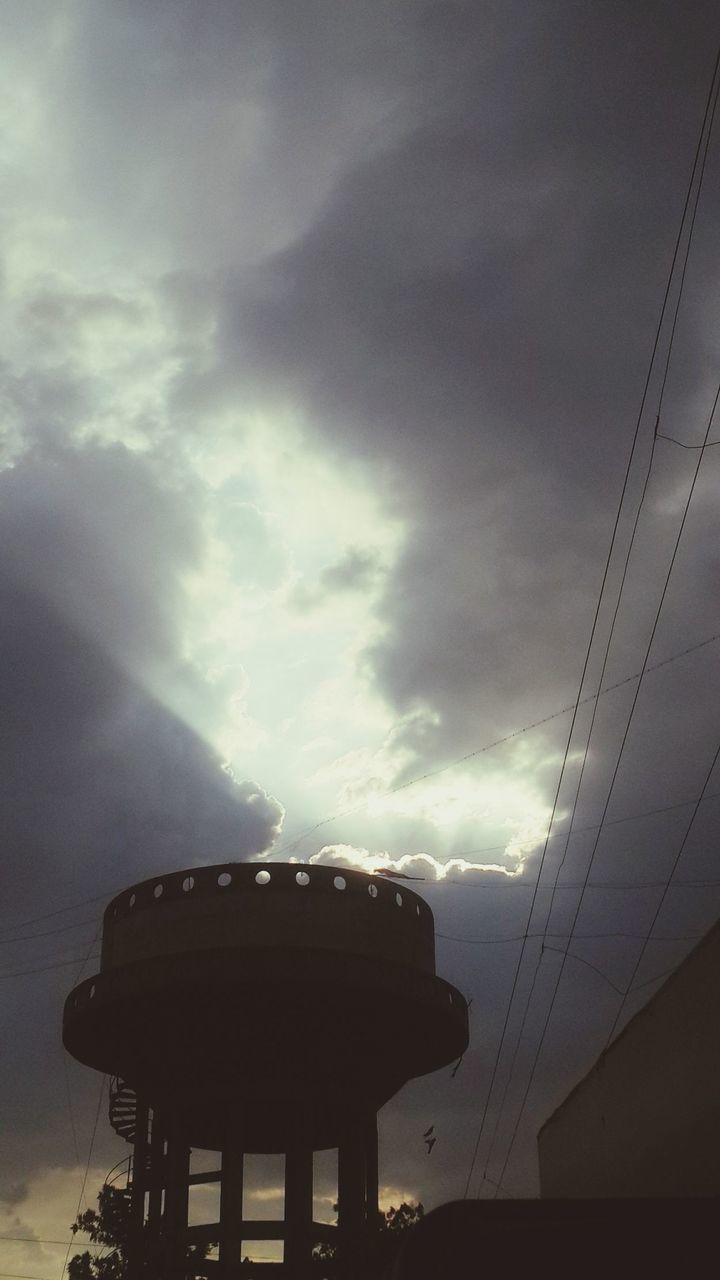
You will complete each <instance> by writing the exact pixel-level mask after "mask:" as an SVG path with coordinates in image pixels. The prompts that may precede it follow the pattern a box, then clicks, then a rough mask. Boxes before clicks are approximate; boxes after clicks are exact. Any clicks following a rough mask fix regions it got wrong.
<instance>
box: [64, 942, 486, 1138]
mask: <svg viewBox="0 0 720 1280" xmlns="http://www.w3.org/2000/svg"><path fill="white" fill-rule="evenodd" d="M467 1038H468V1028H467V1007H466V1004H465V1001H464V999H463V997H462V996H461V995H460V993H459V992H458V991H456V990H455V988H453V987H451V986H450V984H449V983H447V982H444V981H443V980H442V979H440V978H437V977H435V976H433V975H431V974H428V973H423V972H421V971H419V970H417V969H415V968H410V967H408V966H405V965H401V964H389V963H388V961H387V960H379V959H377V958H374V957H371V956H362V955H351V954H347V953H328V951H327V950H323V951H313V950H309V949H303V950H299V949H295V948H290V947H288V948H282V947H277V946H273V947H268V948H257V947H255V948H247V949H243V948H238V947H234V948H231V949H230V948H221V949H217V950H204V951H202V952H187V953H180V954H175V955H170V956H167V955H165V956H155V957H152V958H150V959H145V960H142V961H137V962H135V963H132V964H128V965H124V966H122V967H118V968H114V969H110V970H108V971H107V972H103V973H101V974H99V975H97V976H96V977H94V978H90V979H87V980H86V981H85V982H83V983H82V984H80V986H78V987H76V988H75V990H74V991H73V992H71V994H70V996H69V997H68V1000H67V1002H66V1006H65V1014H64V1022H63V1040H64V1043H65V1046H66V1048H67V1049H68V1051H69V1052H70V1053H71V1054H72V1055H73V1056H74V1057H75V1058H77V1059H79V1060H80V1061H81V1062H84V1063H85V1064H86V1065H88V1066H90V1067H94V1068H96V1069H97V1070H100V1071H104V1072H107V1073H108V1074H111V1075H117V1076H121V1077H122V1078H123V1079H124V1080H126V1081H127V1082H128V1083H129V1084H130V1085H132V1087H133V1088H135V1089H136V1090H137V1091H138V1093H140V1094H142V1095H143V1096H144V1097H145V1098H146V1099H147V1101H148V1102H149V1104H150V1105H151V1106H154V1107H155V1106H156V1107H158V1108H159V1109H160V1110H161V1111H162V1114H163V1117H164V1121H165V1123H166V1126H167V1127H168V1129H169V1130H170V1131H172V1130H176V1131H178V1132H180V1131H182V1133H183V1134H184V1135H186V1137H187V1141H188V1142H189V1143H190V1144H191V1145H192V1146H198V1147H208V1148H222V1147H224V1146H226V1144H227V1142H228V1140H229V1139H232V1140H237V1141H238V1142H239V1143H240V1144H241V1146H242V1148H243V1149H244V1150H245V1151H257V1152H273V1151H284V1150H285V1149H286V1148H287V1146H288V1142H289V1141H290V1140H292V1138H293V1136H294V1135H295V1134H296V1133H297V1122H298V1114H299V1113H300V1112H301V1113H302V1114H303V1116H305V1117H306V1120H305V1124H306V1125H307V1126H308V1131H307V1138H308V1141H309V1143H310V1145H311V1146H312V1148H313V1149H315V1150H320V1149H322V1148H326V1147H337V1146H338V1145H339V1144H340V1141H341V1139H342V1135H343V1132H344V1129H345V1126H346V1124H347V1122H348V1117H351V1116H352V1114H353V1111H354V1109H355V1108H356V1107H357V1104H358V1103H359V1102H360V1101H362V1102H363V1103H367V1104H371V1105H372V1107H373V1108H379V1107H381V1106H382V1105H383V1103H385V1102H386V1101H387V1100H388V1099H389V1098H390V1097H392V1096H393V1094H394V1093H396V1092H397V1090H398V1089H399V1088H400V1087H401V1086H402V1085H403V1084H404V1083H405V1082H406V1081H407V1080H409V1079H411V1078H413V1077H415V1076H419V1075H424V1074H426V1073H427V1072H430V1071H434V1070H437V1069H438V1068H439V1067H442V1066H444V1065H445V1064H447V1063H448V1062H451V1061H454V1060H455V1059H456V1058H458V1057H459V1056H460V1055H461V1054H462V1053H463V1052H464V1050H465V1048H466V1046H467Z"/></svg>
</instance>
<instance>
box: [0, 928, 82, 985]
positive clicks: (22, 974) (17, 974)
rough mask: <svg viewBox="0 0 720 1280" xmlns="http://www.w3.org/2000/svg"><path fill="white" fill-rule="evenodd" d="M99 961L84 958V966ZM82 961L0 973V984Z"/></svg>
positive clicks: (62, 962) (74, 960)
mask: <svg viewBox="0 0 720 1280" xmlns="http://www.w3.org/2000/svg"><path fill="white" fill-rule="evenodd" d="M93 941H94V939H93ZM99 959H100V956H99V955H95V956H85V957H84V961H85V963H86V964H87V961H88V960H99ZM82 960H83V957H82V956H75V957H74V958H73V959H72V960H57V961H56V962H55V963H54V964H46V965H44V966H43V967H42V968H41V969H17V970H16V971H15V973H0V982H2V981H6V980H7V979H8V978H29V977H30V976H31V975H32V974H34V973H49V972H50V970H51V969H66V968H67V967H68V965H71V964H78V962H79V961H82ZM76 985H77V984H76Z"/></svg>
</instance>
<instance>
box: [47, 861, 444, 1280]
mask: <svg viewBox="0 0 720 1280" xmlns="http://www.w3.org/2000/svg"><path fill="white" fill-rule="evenodd" d="M467 1037H468V1032H467V1006H466V1003H465V1000H464V999H463V997H462V995H461V994H460V992H459V991H457V990H456V989H455V988H454V987H452V986H451V985H450V984H449V983H447V982H445V981H443V979H441V978H439V977H437V976H436V973H435V946H434V926H433V917H432V912H431V911H430V909H429V907H428V906H427V904H426V903H425V902H424V901H423V899H422V898H420V897H419V896H418V895H417V894H416V893H414V892H413V891H412V890H410V889H408V888H406V886H405V884H404V883H402V884H398V883H395V882H393V881H391V880H388V879H386V878H384V877H379V876H370V875H366V874H364V873H362V872H359V871H348V870H342V871H340V870H338V869H336V868H333V867H325V866H316V865H311V866H307V867H304V866H299V865H297V864H282V863H268V864H264V863H229V864H223V865H217V866H203V867H194V868H192V869H189V870H185V871H179V872H176V873H174V874H170V875H164V876H158V877H157V878H154V879H151V880H146V881H144V882H142V883H140V884H136V885H133V886H131V887H129V888H128V889H127V890H125V891H124V892H123V893H121V894H119V895H118V896H117V897H116V898H114V899H113V901H112V902H111V903H110V904H109V905H108V907H107V910H106V911H105V916H104V924H103V942H102V959H101V967H100V972H99V973H98V974H96V975H95V976H94V977H91V978H88V979H86V980H85V981H84V982H82V983H80V984H79V985H78V986H77V987H76V988H75V990H74V991H72V992H71V994H70V995H69V997H68V999H67V1002H66V1006H65V1013H64V1023H63V1039H64V1042H65V1045H66V1047H67V1049H68V1050H69V1052H70V1053H72V1054H73V1056H74V1057H75V1058H77V1059H79V1061H81V1062H83V1063H85V1064H87V1065H88V1066H90V1067H93V1068H95V1069H96V1070H98V1071H103V1072H106V1073H107V1074H108V1075H110V1076H112V1077H120V1078H121V1079H122V1080H123V1081H124V1082H126V1087H129V1088H130V1089H131V1090H133V1091H134V1092H135V1094H136V1096H137V1098H138V1099H140V1100H141V1103H142V1106H144V1107H145V1109H146V1111H148V1112H149V1113H154V1114H156V1115H157V1116H161V1117H162V1125H163V1131H164V1132H165V1133H166V1134H167V1135H169V1139H168V1140H170V1141H171V1142H172V1143H174V1144H175V1147H178V1144H179V1147H180V1148H182V1150H183V1151H187V1150H189V1148H191V1147H196V1146H197V1147H203V1148H210V1149H217V1150H218V1151H220V1152H222V1153H223V1157H222V1162H223V1168H224V1169H229V1168H230V1167H232V1168H233V1169H235V1170H236V1171H237V1169H238V1161H240V1164H241V1163H242V1154H243V1153H249V1152H254V1153H255V1152H257V1153H261V1152H265V1153H271V1152H283V1153H285V1154H286V1160H289V1161H290V1165H289V1166H288V1167H290V1166H292V1165H293V1160H296V1163H297V1159H299V1160H300V1163H301V1164H302V1166H303V1168H304V1169H305V1170H306V1174H305V1177H304V1182H303V1178H302V1177H300V1175H299V1174H298V1175H297V1176H296V1177H295V1183H294V1185H295V1190H296V1192H297V1190H298V1188H299V1187H300V1189H301V1191H302V1194H301V1195H300V1200H302V1203H303V1205H304V1206H305V1207H304V1209H303V1211H302V1213H301V1212H300V1210H299V1208H298V1203H299V1201H298V1196H297V1195H295V1197H294V1200H295V1210H294V1211H293V1203H292V1202H293V1196H292V1195H291V1196H290V1201H291V1203H290V1204H289V1205H288V1206H287V1212H286V1219H287V1222H286V1224H285V1235H284V1236H283V1239H284V1240H285V1264H284V1265H285V1269H286V1272H287V1274H297V1275H301V1274H303V1275H304V1274H305V1271H303V1270H302V1266H304V1265H305V1264H306V1262H307V1259H308V1258H309V1256H310V1250H311V1246H312V1238H313V1228H312V1222H311V1220H310V1222H308V1218H307V1203H308V1188H307V1185H306V1184H307V1177H308V1176H309V1177H310V1182H311V1181H312V1172H311V1169H312V1152H313V1151H317V1150H320V1149H323V1148H330V1147H332V1148H338V1150H339V1153H340V1166H341V1171H340V1226H341V1228H342V1226H343V1203H342V1201H343V1195H342V1192H343V1187H345V1196H346V1205H345V1208H346V1213H345V1220H346V1224H351V1225H352V1226H353V1231H354V1236H355V1239H356V1242H357V1235H358V1231H360V1230H361V1227H362V1229H363V1230H365V1231H366V1233H367V1232H368V1231H371V1230H372V1229H373V1227H374V1224H375V1221H376V1217H377V1214H376V1204H373V1199H374V1200H375V1202H376V1196H377V1171H376V1158H377V1157H376V1148H375V1151H373V1143H374V1142H375V1143H376V1138H375V1139H373V1137H372V1134H373V1133H376V1129H375V1116H376V1113H377V1111H378V1110H379V1108H380V1107H381V1106H382V1105H383V1103H385V1102H386V1101H387V1100H388V1099H389V1098H391V1097H392V1096H393V1095H394V1094H395V1093H396V1092H397V1090H398V1089H400V1088H401V1086H402V1085H403V1084H404V1083H405V1082H406V1081H407V1080H409V1079H411V1078H412V1077H414V1076H420V1075H424V1074H426V1073H427V1072H431V1071H434V1070H436V1069H437V1068H438V1067H441V1066H443V1065H445V1064H447V1063H449V1062H451V1061H453V1060H455V1059H457V1058H458V1057H459V1056H460V1055H461V1054H462V1053H463V1051H464V1049H465V1047H466V1045H467ZM132 1137H133V1140H135V1141H136V1140H137V1135H136V1134H135V1133H133V1135H132ZM145 1138H146V1139H147V1134H146V1135H145ZM144 1140H145V1139H144ZM167 1150H168V1148H167V1143H166V1147H165V1151H166V1154H167ZM303 1152H304V1153H305V1154H304V1155H301V1154H299V1153H303ZM308 1153H309V1155H310V1166H309V1168H310V1173H309V1175H308V1174H307V1169H308V1161H307V1155H308ZM343 1153H345V1154H344V1155H343ZM296 1158H297V1159H296ZM303 1162H304V1163H303ZM145 1163H146V1162H145V1159H144V1158H143V1167H144V1166H145ZM176 1163H177V1162H176ZM166 1164H167V1161H166ZM182 1164H183V1161H182V1160H180V1165H182ZM373 1166H375V1172H374V1173H373ZM343 1169H344V1174H343ZM228 1176H229V1175H228ZM233 1177H235V1179H236V1180H237V1172H236V1174H234V1175H233ZM178 1179H179V1180H180V1181H182V1178H181V1177H180V1175H179V1174H178V1175H177V1176H176V1178H175V1182H176V1183H178ZM301 1184H302V1186H301ZM352 1188H354V1192H352V1190H351V1189H352ZM288 1190H289V1187H286V1200H287V1193H288ZM298 1194H299V1192H298ZM311 1198H312V1188H311V1187H310V1199H311ZM170 1199H172V1196H170ZM225 1201H226V1203H227V1204H228V1205H229V1197H228V1196H227V1195H226V1196H225ZM361 1202H362V1203H361ZM138 1213H139V1211H138ZM227 1213H228V1214H231V1213H232V1210H231V1209H230V1208H229V1207H228V1208H227ZM236 1216H237V1213H236ZM179 1218H180V1219H181V1218H182V1212H179ZM175 1219H178V1211H177V1210H176V1211H175ZM301 1220H302V1223H303V1226H302V1230H300V1236H299V1237H298V1235H297V1232H298V1230H299V1227H298V1224H299V1223H300V1221H301ZM145 1225H146V1226H147V1224H145ZM243 1229H244V1228H243ZM224 1232H225V1237H226V1239H229V1238H230V1236H232V1237H233V1239H234V1240H235V1243H236V1244H237V1242H238V1240H239V1239H240V1237H239V1236H238V1228H237V1224H235V1227H234V1228H233V1229H232V1231H231V1230H230V1227H229V1226H228V1224H225V1225H224ZM228 1232H229V1233H230V1235H228ZM188 1238H189V1237H188ZM348 1238H349V1237H348ZM298 1239H299V1240H300V1243H299V1244H298ZM175 1243H176V1250H175V1252H176V1255H177V1256H178V1257H179V1256H180V1253H181V1252H182V1249H181V1248H180V1246H179V1245H178V1244H177V1241H176V1242H175ZM185 1243H187V1240H186V1241H185ZM178 1251H179V1252H178ZM221 1252H222V1250H221ZM225 1252H226V1259H227V1258H228V1257H229V1256H230V1250H229V1249H228V1248H226V1251H225ZM293 1257H295V1258H297V1264H296V1267H295V1270H294V1271H293V1269H292V1267H293V1264H292V1259H293ZM288 1259H289V1260H290V1262H288ZM228 1265H229V1264H228ZM288 1268H289V1269H288ZM178 1274H180V1272H178ZM227 1274H231V1272H230V1271H228V1272H227Z"/></svg>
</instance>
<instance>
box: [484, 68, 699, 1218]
mask: <svg viewBox="0 0 720 1280" xmlns="http://www.w3.org/2000/svg"><path fill="white" fill-rule="evenodd" d="M718 67H720V50H718V53H717V55H716V59H715V64H714V67H713V73H712V78H711V81H710V89H709V92H708V97H707V101H706V105H705V112H704V115H703V120H702V125H701V129H700V135H699V138H698V143H697V146H696V149H695V156H694V159H693V165H692V170H691V174H690V180H689V183H688V187H687V192H686V196H685V202H684V205H683V210H682V215H681V218H680V226H679V229H678V233H677V237H676V240H675V246H674V250H673V255H672V259H671V264H670V270H669V272H668V277H667V283H666V287H665V292H664V296H663V301H662V305H661V308H660V317H659V320H658V324H657V327H656V331H655V338H654V342H653V347H652V352H651V356H650V361H649V365H648V371H647V375H646V378H645V384H644V387H643V393H642V397H641V401H640V408H639V411H638V415H637V419H636V424H635V431H634V435H633V440H632V446H631V449H630V456H629V458H628V462H627V466H626V470H625V478H624V481H623V486H622V490H621V494H620V501H619V503H618V509H617V513H616V516H615V522H614V526H613V532H612V537H611V541H610V549H609V552H608V556H607V560H606V564H605V570H604V573H603V578H602V583H601V586H600V592H599V596H598V602H597V607H596V610H595V616H594V619H593V625H592V629H591V633H590V640H589V643H588V647H587V651H586V654H585V661H584V664H583V670H582V675H581V678H580V685H579V688H578V695H577V701H576V704H575V710H574V712H573V717H572V722H571V725H570V731H569V734H568V739H567V743H566V747H565V752H564V756H563V761H562V765H561V769H560V776H559V779H558V784H557V788H556V792H555V797H554V801H553V808H552V816H551V819H550V828H552V824H553V820H554V816H555V812H556V809H557V805H558V801H559V796H560V789H561V786H562V782H563V779H564V775H565V769H566V767H567V760H568V756H569V752H570V744H571V741H572V736H573V730H574V727H575V721H576V718H577V711H578V707H579V704H580V699H581V696H582V687H583V683H584V680H585V674H586V671H587V668H588V664H589V660H590V654H591V651H592V648H593V644H594V639H595V632H596V629H597V623H598V618H599V615H600V610H601V606H602V603H603V597H604V594H605V587H606V584H607V579H608V575H609V570H610V565H611V561H612V559H613V553H614V548H615V543H616V539H617V533H618V528H619V524H620V517H621V513H622V509H623V506H624V501H625V495H626V492H627V488H628V484H629V479H630V474H631V470H632V463H633V459H634V456H635V451H636V447H637V443H638V438H639V433H640V427H641V424H642V420H643V416H644V411H645V406H646V402H647V399H648V394H649V390H650V385H651V382H652V378H653V373H654V370H655V362H656V357H657V353H658V350H659V346H660V338H661V335H662V332H663V328H664V322H665V315H666V311H667V307H668V301H669V297H670V293H671V289H672V285H673V282H674V278H675V269H676V266H677V262H678V258H679V254H680V248H681V245H682V243H683V239H684V236H685V230H686V220H687V215H688V210H689V209H690V205H691V201H692V199H693V193H694V192H695V187H696V176H697V175H698V173H699V175H700V177H699V182H698V184H697V193H696V196H695V207H694V209H693V212H692V215H691V219H690V229H689V235H688V245H687V251H689V245H690V241H691V238H692V230H693V227H694V223H695V217H696V213H697V203H698V200H699V192H700V189H701V187H702V178H703V175H704V168H705V161H706V158H707V148H708V145H709V138H710V134H711V131H712V123H713V118H714V114H715V107H716V105H717V88H716V80H717V74H718ZM706 134H707V139H706ZM687 251H686V257H685V263H684V265H683V268H682V273H681V279H680V288H679V292H678V301H677V304H676V308H675V313H674V316H673V321H672V325H671V335H670V337H671V343H672V338H673V336H674V333H675V326H676V322H677V314H678V310H679V299H680V296H681V294H682V285H683V283H684V279H685V272H686V268H687ZM668 368H669V356H668V359H667V361H666V364H665V370H664V375H663V380H662V385H661V396H662V394H663V392H664V388H665V382H666V379H667V371H668ZM710 421H712V416H711V420H710ZM657 429H658V420H657V419H656V422H655V432H654V433H653V440H652V447H651V452H650V459H649V464H648V468H647V472H646V475H645V481H644V484H643V488H642V492H641V496H640V502H639V504H638V508H637V512H636V516H635V522H634V525H633V530H632V534H631V538H630V543H629V546H628V551H627V555H626V559H625V564H624V568H623V574H622V578H621V582H620V588H619V591H618V596H617V601H616V605H615V611H614V614H613V619H612V624H611V628H610V633H609V637H608V648H607V649H606V654H605V661H604V663H603V672H602V675H604V672H605V663H606V661H607V653H608V651H609V645H610V641H611V638H612V633H613V629H614V626H615V620H616V618H617V613H618V609H619V604H620V598H621V596H622V589H623V586H624V583H625V578H626V574H627V568H628V563H629V557H630V552H631V549H632V545H633V541H634V538H635V532H636V529H637V525H638V520H639V516H640V510H641V508H642V505H643V502H644V498H645V493H646V491H647V484H648V479H649V475H650V468H651V466H652V459H653V454H654V447H655V433H656V432H657ZM709 430H710V425H708V432H707V433H706V435H705V441H706V442H707V439H708V435H709ZM702 456H703V454H702V453H701V454H700V455H699V457H700V459H701V458H702ZM683 524H684V520H683ZM673 562H674V555H673ZM664 595H665V593H664V592H663V599H664ZM661 606H662V601H661ZM658 616H659V613H658ZM656 626H657V620H656V624H655V626H654V627H653V630H652V635H651V639H650V644H651V645H652V640H653V639H654V636H655V630H656ZM649 651H650V650H649V647H648V652H647V653H646V656H645V662H644V664H643V672H641V675H640V680H639V683H638V686H637V689H636V691H635V697H634V699H633V709H634V707H635V705H636V703H637V698H638V693H639V689H640V687H641V684H642V675H643V673H644V670H645V667H646V666H647V662H648V657H649ZM602 675H601V678H600V684H601V685H602ZM596 709H597V703H596V707H595V710H596ZM630 718H632V710H631V713H630ZM593 720H594V716H593ZM628 724H629V721H628ZM624 740H625V739H624ZM624 740H623V742H624ZM588 745H589V737H588V742H587V744H586V748H585V756H584V757H583V769H584V765H585V759H586V758H587V748H588ZM621 750H622V748H621ZM581 780H582V771H581V776H580V781H581ZM578 793H579V783H578V791H576V795H575V801H574V804H573V816H574V813H575V807H576V805H577V797H578ZM606 809H607V805H606ZM571 826H572V820H571ZM568 839H569V837H568ZM597 840H599V832H598V836H597V838H596V846H597ZM547 849H548V839H546V841H545V845H544V848H543V852H542V855H541V859H540V869H539V873H538V881H537V885H539V881H540V876H541V875H542V868H543V865H544V862H545V857H546V854H547ZM537 885H536V890H535V893H533V897H532V901H531V905H530V912H529V915H528V927H529V924H530V920H531V918H532V913H533V909H534V906H535V900H536V894H537ZM526 931H527V930H526ZM525 949H526V943H525V942H523V946H522V948H521V951H520V955H519V957H518V962H517V965H516V968H515V973H514V976H513V982H512V988H511V992H510V998H509V1002H508V1008H507V1012H506V1015H505V1021H504V1024H503V1029H502V1032H501V1036H500V1044H499V1046H498V1051H497V1055H496V1057H495V1061H494V1065H493V1070H492V1075H491V1080H490V1086H489V1089H488V1092H487V1095H486V1099H485V1105H484V1108H483V1112H482V1117H481V1121H480V1127H479V1130H478V1135H477V1139H476V1142H475V1147H474V1151H473V1156H472V1160H471V1163H470V1170H469V1173H468V1177H467V1181H466V1185H465V1192H464V1198H467V1196H468V1192H469V1188H470V1182H471V1179H472V1175H473V1171H474V1168H475V1163H476V1161H477V1155H478V1151H479V1147H480V1142H481V1139H482V1134H483V1130H484V1126H485V1121H486V1117H487V1112H488V1107H489V1103H490V1099H491V1097H492V1092H493V1088H494V1084H495V1079H496V1076H497V1071H498V1066H499V1062H500V1058H501V1055H502V1050H503V1047H504V1043H505V1037H506V1033H507V1028H508V1024H509V1021H510V1015H511V1010H512V1007H513V1004H514V998H515V993H516V990H517V985H518V977H519V973H520V969H521V966H522V961H523V958H524V954H525ZM541 960H542V951H541V953H540V956H539V957H538V962H537V965H536V969H535V974H534V977H533V983H532V987H531V993H530V997H529V998H528V1003H526V1006H525V1015H524V1017H523V1025H522V1026H521V1028H520V1032H519V1035H518V1041H517V1043H516V1047H515V1053H514V1055H513V1064H512V1067H511V1070H510V1073H509V1078H511V1076H512V1069H513V1067H514V1065H515V1060H516V1057H517V1052H518V1048H519V1044H520V1040H521V1038H522V1031H523V1026H524V1023H525V1018H526V1016H527V1012H528V1009H529V999H530V998H531V996H532V991H533V990H534V987H535V981H536V978H537V973H538V970H539V967H540V963H541ZM506 1090H507V1086H506ZM498 1119H499V1116H498ZM496 1128H497V1122H496ZM502 1180H503V1175H502V1174H501V1175H500V1178H499V1179H498V1183H499V1184H501V1183H502Z"/></svg>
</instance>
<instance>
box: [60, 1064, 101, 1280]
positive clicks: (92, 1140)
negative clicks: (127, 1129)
mask: <svg viewBox="0 0 720 1280" xmlns="http://www.w3.org/2000/svg"><path fill="white" fill-rule="evenodd" d="M106 1080H107V1076H106V1075H104V1076H103V1078H102V1080H101V1081H100V1093H99V1094H98V1100H97V1107H96V1108H95V1120H94V1122H93V1127H92V1133H91V1135H90V1147H89V1149H88V1158H87V1164H86V1165H85V1173H84V1174H83V1180H82V1186H81V1187H80V1195H79V1196H78V1202H77V1208H76V1210H75V1218H74V1219H73V1225H74V1222H75V1219H77V1217H78V1216H79V1213H80V1207H81V1205H82V1202H83V1197H84V1195H85V1187H86V1184H87V1180H88V1174H89V1173H90V1161H91V1160H92V1153H93V1147H94V1146H95V1135H96V1134H97V1127H98V1121H99V1119H100V1107H101V1106H102V1099H103V1093H104V1092H105V1081H106ZM74 1241H75V1232H74V1230H73V1231H72V1235H71V1238H70V1243H69V1244H68V1247H67V1252H66V1254H65V1261H64V1262H63V1265H62V1271H61V1272H60V1280H63V1276H64V1275H65V1269H66V1267H67V1264H68V1258H69V1257H70V1253H71V1250H72V1247H73V1243H74Z"/></svg>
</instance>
